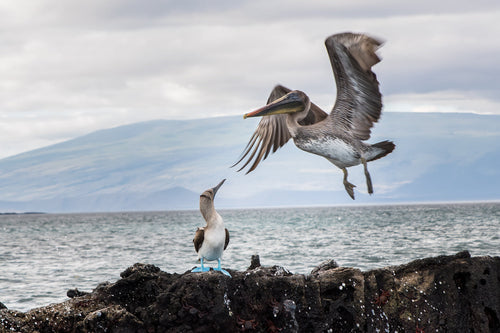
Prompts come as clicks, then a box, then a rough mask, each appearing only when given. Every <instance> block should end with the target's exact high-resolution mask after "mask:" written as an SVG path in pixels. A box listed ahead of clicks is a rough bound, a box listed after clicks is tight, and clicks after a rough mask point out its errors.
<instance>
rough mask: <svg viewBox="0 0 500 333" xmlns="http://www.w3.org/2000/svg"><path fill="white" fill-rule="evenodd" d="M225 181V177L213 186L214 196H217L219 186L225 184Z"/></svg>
mask: <svg viewBox="0 0 500 333" xmlns="http://www.w3.org/2000/svg"><path fill="white" fill-rule="evenodd" d="M225 181H226V179H223V180H222V181H221V182H220V183H219V184H217V186H215V187H212V191H213V192H214V197H215V194H216V193H217V191H218V190H219V188H220V187H221V186H222V184H224V182H225Z"/></svg>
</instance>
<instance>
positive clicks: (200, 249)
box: [191, 179, 231, 276]
mask: <svg viewBox="0 0 500 333" xmlns="http://www.w3.org/2000/svg"><path fill="white" fill-rule="evenodd" d="M225 181H226V180H225V179H223V180H222V181H221V182H220V183H219V184H218V185H217V186H215V187H213V188H210V189H208V190H206V191H205V192H203V193H202V194H201V195H200V212H201V215H202V216H203V218H204V219H205V221H206V222H207V225H206V226H205V227H202V228H198V230H196V233H195V235H194V239H193V243H194V249H195V250H196V252H197V253H198V258H199V259H200V262H201V266H200V267H195V268H194V269H193V270H192V271H191V272H208V271H209V270H210V268H208V267H205V266H204V265H203V260H208V261H211V260H217V262H218V266H217V268H214V270H216V271H221V272H222V273H224V274H226V275H228V276H231V274H229V273H228V272H227V271H226V270H224V269H222V268H221V264H220V259H221V257H222V252H223V251H224V250H225V249H226V248H227V244H229V231H228V230H227V229H226V228H224V221H223V220H222V217H221V216H220V215H219V214H218V213H217V212H216V211H215V207H214V198H215V194H216V193H217V191H218V190H219V188H220V187H221V186H222V184H223V183H224V182H225Z"/></svg>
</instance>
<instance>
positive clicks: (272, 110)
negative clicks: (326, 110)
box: [243, 90, 311, 119]
mask: <svg viewBox="0 0 500 333" xmlns="http://www.w3.org/2000/svg"><path fill="white" fill-rule="evenodd" d="M310 106H311V102H310V101H309V97H308V96H307V95H306V94H305V93H303V92H302V91H300V90H293V91H290V92H289V93H288V94H286V95H285V96H283V97H281V98H278V99H277V100H275V101H273V102H271V103H269V104H267V105H266V106H263V107H261V108H260V109H257V110H255V111H253V112H249V113H246V114H245V115H244V116H243V118H245V119H246V118H248V117H262V116H269V115H272V114H280V113H297V112H302V111H305V110H307V111H309V107H310Z"/></svg>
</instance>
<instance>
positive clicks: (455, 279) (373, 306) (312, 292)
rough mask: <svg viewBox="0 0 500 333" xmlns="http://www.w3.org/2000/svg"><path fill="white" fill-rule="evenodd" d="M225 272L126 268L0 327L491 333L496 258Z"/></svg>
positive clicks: (495, 319)
mask: <svg viewBox="0 0 500 333" xmlns="http://www.w3.org/2000/svg"><path fill="white" fill-rule="evenodd" d="M228 271H229V272H230V273H231V275H232V278H229V277H227V276H225V275H223V274H221V273H219V272H214V271H211V272H208V273H190V272H186V273H184V274H169V273H166V272H162V271H161V270H160V269H159V268H158V267H155V266H153V265H146V264H135V265H134V266H132V267H129V268H128V269H126V270H125V271H124V272H122V273H121V279H120V280H118V281H116V282H114V283H103V284H100V285H99V286H97V287H96V289H95V290H93V291H92V292H90V293H85V292H81V291H78V290H70V291H68V297H72V298H70V299H68V300H67V301H65V302H63V303H59V304H52V305H48V306H46V307H42V308H37V309H33V310H31V311H28V312H26V313H22V312H16V311H12V310H9V309H7V308H5V307H3V308H2V306H0V331H1V332H40V333H41V332H116V333H118V332H119V333H125V332H141V333H142V332H144V333H153V332H238V331H240V332H241V331H245V332H476V333H477V332H500V257H473V258H472V257H471V256H470V254H469V253H468V252H466V251H465V252H460V253H457V254H456V255H453V256H439V257H433V258H426V259H421V260H416V261H413V262H410V263H408V264H405V265H400V266H392V267H386V268H381V269H375V270H370V271H367V272H362V271H360V270H358V269H354V268H348V267H337V265H336V264H335V262H334V261H331V262H326V263H323V264H322V265H320V266H319V267H317V268H316V269H314V270H313V271H312V272H311V274H308V275H302V274H300V275H299V274H291V273H289V272H288V271H287V270H286V269H284V268H282V267H279V266H273V267H261V266H260V264H259V262H258V258H253V260H252V264H251V267H249V269H248V270H246V271H243V272H239V271H233V270H230V269H229V270H228ZM0 301H1V299H0ZM0 304H1V303H0Z"/></svg>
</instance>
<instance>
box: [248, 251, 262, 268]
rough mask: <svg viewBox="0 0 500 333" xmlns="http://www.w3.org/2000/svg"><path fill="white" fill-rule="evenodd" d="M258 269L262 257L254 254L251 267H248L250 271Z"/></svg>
mask: <svg viewBox="0 0 500 333" xmlns="http://www.w3.org/2000/svg"><path fill="white" fill-rule="evenodd" d="M257 267H260V257H259V255H258V254H254V255H252V259H251V260H250V266H249V267H248V270H251V269H256V268H257Z"/></svg>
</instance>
